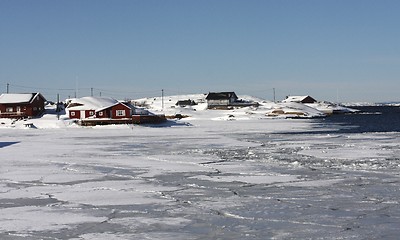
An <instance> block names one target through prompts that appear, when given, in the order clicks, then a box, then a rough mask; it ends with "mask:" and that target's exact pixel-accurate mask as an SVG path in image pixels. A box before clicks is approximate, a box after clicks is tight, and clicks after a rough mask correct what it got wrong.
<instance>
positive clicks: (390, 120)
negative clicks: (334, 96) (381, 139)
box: [322, 106, 400, 133]
mask: <svg viewBox="0 0 400 240" xmlns="http://www.w3.org/2000/svg"><path fill="white" fill-rule="evenodd" d="M355 109H358V110H360V113H358V114H338V115H333V116H330V117H328V118H325V119H323V120H322V123H323V124H326V125H332V124H335V125H337V126H338V131H339V132H341V133H364V132H400V107H394V106H373V107H357V108H355Z"/></svg>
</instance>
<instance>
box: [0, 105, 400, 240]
mask: <svg viewBox="0 0 400 240" xmlns="http://www.w3.org/2000/svg"><path fill="white" fill-rule="evenodd" d="M193 100H195V101H196V99H193ZM174 101H175V100H171V101H168V100H165V99H164V109H162V103H160V101H159V99H156V100H155V101H154V102H153V103H152V104H149V103H148V102H147V104H148V105H149V107H150V109H151V110H152V111H155V112H162V111H163V112H164V113H166V114H171V115H172V114H178V113H179V114H182V115H188V116H190V117H188V118H183V119H181V120H171V121H169V122H168V123H166V124H164V125H162V126H132V125H120V126H99V127H79V126H76V125H75V124H74V123H73V122H71V121H70V120H68V119H66V117H65V116H60V119H59V120H58V119H57V116H56V114H55V112H52V111H51V110H49V112H48V113H49V114H46V115H44V116H43V118H41V119H30V120H28V121H17V122H14V123H12V122H11V121H10V120H6V119H1V120H0V122H1V123H2V124H1V125H0V134H1V140H0V156H1V166H0V239H397V238H398V236H399V229H398V226H399V224H400V207H399V199H400V190H399V181H400V176H399V170H400V162H399V157H398V156H399V153H400V150H399V149H400V134H399V133H395V132H394V133H363V134H354V133H353V134H352V133H349V134H338V133H335V131H334V130H335V129H336V128H339V127H340V126H336V125H332V126H324V125H320V124H319V122H318V121H315V120H313V119H283V118H279V117H278V118H271V117H266V113H268V112H270V110H271V109H273V108H276V107H277V105H276V104H273V103H265V104H264V105H263V106H261V107H259V108H258V109H254V108H244V109H235V110H224V111H219V110H205V108H204V105H202V103H200V104H198V105H196V106H194V107H185V108H180V107H179V108H178V107H175V108H171V106H173V105H174V104H175V102H174ZM169 102H172V103H171V104H169V105H168V104H167V103H169ZM268 104H270V105H268ZM269 106H270V108H269ZM284 107H287V105H285V106H281V108H284ZM293 107H294V108H299V106H292V107H289V108H291V109H294V108H293ZM304 109H308V108H301V110H302V111H303V110H304ZM310 111H314V110H310ZM27 122H28V123H32V124H33V125H34V126H35V128H27V127H26V126H27V124H26V123H27Z"/></svg>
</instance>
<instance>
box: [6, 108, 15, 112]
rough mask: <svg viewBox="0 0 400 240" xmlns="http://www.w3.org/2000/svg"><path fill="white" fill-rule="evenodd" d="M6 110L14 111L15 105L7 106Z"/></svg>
mask: <svg viewBox="0 0 400 240" xmlns="http://www.w3.org/2000/svg"><path fill="white" fill-rule="evenodd" d="M6 112H14V108H13V107H7V108H6Z"/></svg>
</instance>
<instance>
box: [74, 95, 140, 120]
mask: <svg viewBox="0 0 400 240" xmlns="http://www.w3.org/2000/svg"><path fill="white" fill-rule="evenodd" d="M67 109H68V112H69V118H71V119H87V118H93V119H123V118H131V116H132V111H133V109H132V108H131V107H130V106H129V105H127V104H124V103H122V102H119V101H117V100H115V99H112V98H100V97H83V98H79V99H73V100H71V101H70V102H69V103H68V106H67Z"/></svg>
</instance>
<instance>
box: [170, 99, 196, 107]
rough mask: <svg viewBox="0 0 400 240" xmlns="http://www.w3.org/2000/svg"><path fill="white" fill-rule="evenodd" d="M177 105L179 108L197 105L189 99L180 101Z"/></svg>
mask: <svg viewBox="0 0 400 240" xmlns="http://www.w3.org/2000/svg"><path fill="white" fill-rule="evenodd" d="M175 105H177V106H182V105H184V106H192V105H196V102H195V101H193V100H190V99H188V100H179V101H177V102H176V104H175Z"/></svg>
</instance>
